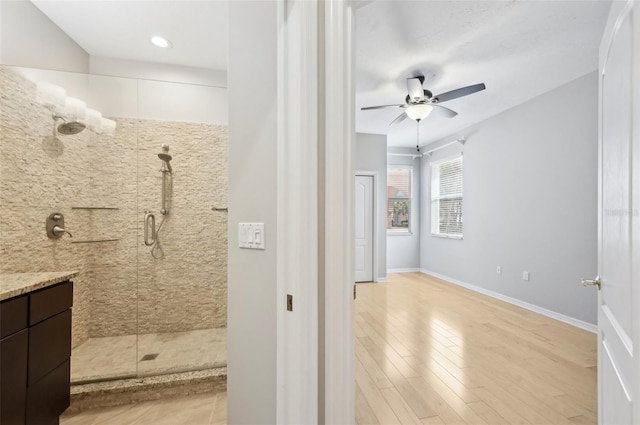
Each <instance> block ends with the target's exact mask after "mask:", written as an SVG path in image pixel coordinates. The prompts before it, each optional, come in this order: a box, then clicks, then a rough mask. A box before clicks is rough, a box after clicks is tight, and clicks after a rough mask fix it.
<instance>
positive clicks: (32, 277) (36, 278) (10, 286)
mask: <svg viewBox="0 0 640 425" xmlns="http://www.w3.org/2000/svg"><path fill="white" fill-rule="evenodd" d="M77 275H78V272H77V271H66V272H42V273H0V301H2V300H6V299H8V298H12V297H16V296H18V295H22V294H26V293H29V292H33V291H35V290H37V289H42V288H46V287H47V286H52V285H55V284H56V283H60V282H64V281H65V280H69V279H71V278H72V277H75V276H77Z"/></svg>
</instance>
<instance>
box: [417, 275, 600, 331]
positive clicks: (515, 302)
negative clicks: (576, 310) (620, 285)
mask: <svg viewBox="0 0 640 425" xmlns="http://www.w3.org/2000/svg"><path fill="white" fill-rule="evenodd" d="M420 272H421V273H423V274H427V275H430V276H433V277H437V278H438V279H442V280H446V281H447V282H449V283H453V284H454V285H458V286H462V287H463V288H467V289H470V290H472V291H474V292H479V293H481V294H484V295H487V296H489V297H491V298H495V299H498V300H500V301H504V302H507V303H509V304H513V305H517V306H518V307H522V308H524V309H527V310H529V311H533V312H534V313H539V314H542V315H543V316H547V317H550V318H552V319H556V320H559V321H561V322H564V323H567V324H569V325H572V326H575V327H577V328H580V329H584V330H585V331H588V332H592V333H598V327H597V326H596V325H594V324H592V323H588V322H585V321H583V320H579V319H575V318H573V317H570V316H566V315H564V314H561V313H557V312H555V311H552V310H547V309H546V308H543V307H539V306H537V305H535V304H530V303H528V302H525V301H521V300H519V299H516V298H512V297H509V296H506V295H502V294H500V293H498V292H494V291H491V290H489V289H485V288H481V287H479V286H476V285H472V284H470V283H466V282H462V281H461V280H458V279H454V278H452V277H449V276H445V275H442V274H440V273H436V272H432V271H430V270H426V269H420Z"/></svg>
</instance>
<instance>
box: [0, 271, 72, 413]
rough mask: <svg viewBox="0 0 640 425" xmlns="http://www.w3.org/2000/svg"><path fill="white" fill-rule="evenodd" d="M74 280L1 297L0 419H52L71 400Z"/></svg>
mask: <svg viewBox="0 0 640 425" xmlns="http://www.w3.org/2000/svg"><path fill="white" fill-rule="evenodd" d="M72 303H73V283H72V282H71V281H65V282H62V283H58V284H56V285H53V286H49V287H47V288H43V289H39V290H36V291H33V292H30V293H28V294H24V295H20V296H17V297H14V298H9V299H7V300H4V301H2V302H0V372H1V374H0V424H2V425H14V424H15V425H22V424H28V425H54V424H58V422H59V416H60V415H61V414H62V412H64V411H65V409H66V408H67V407H69V403H70V358H71V306H72Z"/></svg>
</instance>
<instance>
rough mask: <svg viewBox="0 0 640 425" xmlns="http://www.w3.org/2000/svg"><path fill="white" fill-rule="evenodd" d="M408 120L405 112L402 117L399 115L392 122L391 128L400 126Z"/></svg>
mask: <svg viewBox="0 0 640 425" xmlns="http://www.w3.org/2000/svg"><path fill="white" fill-rule="evenodd" d="M406 119H407V113H406V112H403V113H401V114H400V115H398V116H397V117H396V119H395V120H393V121H391V124H389V127H391V126H392V125H396V124H400V123H401V122H402V121H404V120H406Z"/></svg>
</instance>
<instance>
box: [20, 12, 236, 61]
mask: <svg viewBox="0 0 640 425" xmlns="http://www.w3.org/2000/svg"><path fill="white" fill-rule="evenodd" d="M32 2H33V3H34V4H35V5H36V7H38V8H39V9H40V10H41V11H42V12H43V13H44V14H45V15H47V16H48V17H49V19H51V20H52V21H53V22H54V23H55V24H56V25H58V26H59V27H60V28H61V29H62V30H63V31H64V32H65V33H67V35H69V37H71V38H72V39H73V40H74V41H75V42H76V43H78V44H79V45H80V46H81V47H82V48H83V49H84V50H86V51H87V53H89V54H90V55H93V56H104V57H110V58H119V59H129V60H138V61H145V62H160V63H167V64H176V65H183V66H192V67H199V68H208V69H215V70H226V68H227V2H226V0H224V1H223V0H206V1H193V0H170V1H164V0H163V1H160V0H155V1H149V0H147V1H117V0H102V1H96V0H70V1H58V0H32ZM156 34H157V35H161V36H163V37H165V38H168V39H169V40H171V42H172V43H173V48H171V49H166V50H165V49H159V48H157V47H155V46H154V45H152V44H151V42H150V41H149V39H150V38H151V36H152V35H156Z"/></svg>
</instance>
